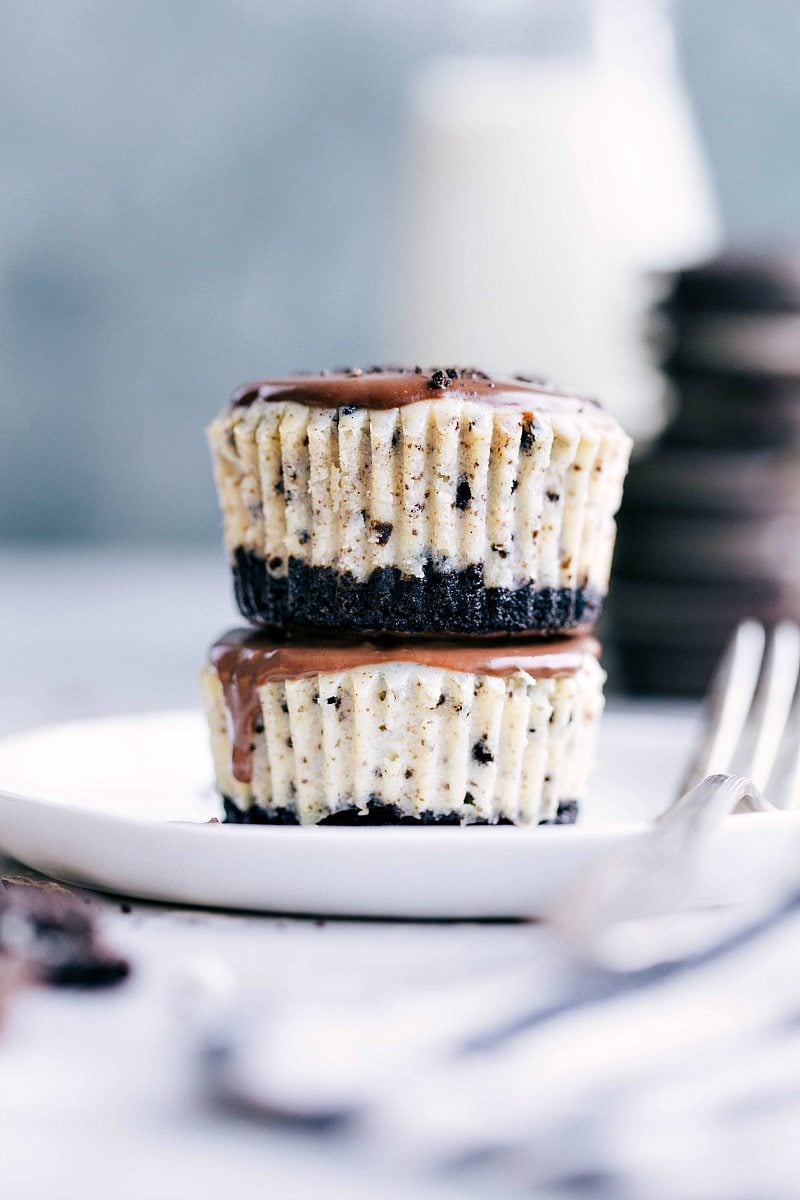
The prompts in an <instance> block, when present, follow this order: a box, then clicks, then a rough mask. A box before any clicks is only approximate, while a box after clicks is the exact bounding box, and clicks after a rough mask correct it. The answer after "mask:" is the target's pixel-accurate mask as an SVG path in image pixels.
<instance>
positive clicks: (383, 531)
mask: <svg viewBox="0 0 800 1200" xmlns="http://www.w3.org/2000/svg"><path fill="white" fill-rule="evenodd" d="M393 530H394V525H393V524H392V522H391V521H373V522H372V531H373V533H374V534H375V540H376V542H377V543H378V545H379V546H385V545H386V543H387V542H388V540H389V538H390V537H391V536H392V532H393Z"/></svg>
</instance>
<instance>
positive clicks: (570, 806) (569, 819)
mask: <svg viewBox="0 0 800 1200" xmlns="http://www.w3.org/2000/svg"><path fill="white" fill-rule="evenodd" d="M578 813H579V804H578V801H577V800H560V801H559V804H558V808H557V809H556V815H555V816H554V817H549V818H546V819H545V820H544V821H540V822H539V824H540V825H574V824H575V822H576V821H577V819H578Z"/></svg>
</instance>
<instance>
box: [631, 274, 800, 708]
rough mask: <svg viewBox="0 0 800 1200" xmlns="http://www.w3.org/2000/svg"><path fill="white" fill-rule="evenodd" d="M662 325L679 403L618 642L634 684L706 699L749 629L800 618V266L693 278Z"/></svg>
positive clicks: (637, 522) (650, 478)
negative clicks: (737, 632) (738, 630)
mask: <svg viewBox="0 0 800 1200" xmlns="http://www.w3.org/2000/svg"><path fill="white" fill-rule="evenodd" d="M656 317H657V322H658V324H657V327H656V328H657V339H656V341H657V345H658V348H659V351H660V357H661V361H662V364H663V369H664V371H665V373H666V375H667V377H668V380H669V382H670V384H671V387H672V391H673V393H674V399H675V409H674V413H673V416H672V419H671V421H670V423H669V424H668V426H667V428H666V430H665V431H664V433H663V435H662V436H661V438H660V439H659V441H658V442H657V443H656V444H655V445H654V446H653V447H652V449H651V451H650V452H649V453H648V454H647V455H646V456H645V457H644V458H642V459H641V460H639V461H637V462H634V464H633V466H632V468H631V473H630V476H629V479H628V484H627V487H626V493H625V504H624V506H623V510H622V513H621V516H620V536H619V544H618V550H617V575H618V582H617V586H616V591H615V597H614V618H615V623H614V635H615V640H616V642H617V643H618V645H619V647H620V649H621V656H622V667H623V670H624V673H625V677H626V680H627V682H628V684H629V685H630V686H631V687H633V688H634V689H637V690H642V691H648V692H672V693H686V694H690V693H699V692H701V691H703V690H704V688H705V687H706V685H707V683H708V681H709V678H710V675H711V672H712V670H713V667H714V664H715V662H716V660H717V659H718V657H719V654H720V651H721V650H722V648H723V647H724V645H725V642H726V641H727V639H728V637H729V636H730V634H731V632H732V630H733V629H734V627H735V626H736V625H737V624H738V623H739V621H741V620H743V619H744V618H745V617H748V616H752V617H756V618H758V619H759V620H762V621H764V622H766V623H767V624H772V623H774V622H775V621H777V620H779V619H781V618H782V617H793V618H800V565H798V555H797V551H798V549H800V259H798V258H796V257H791V256H783V257H770V256H747V257H743V256H736V255H730V256H726V257H721V258H718V259H715V260H713V261H712V262H709V263H707V264H705V265H703V266H701V267H697V268H695V269H692V270H687V271H684V272H683V273H682V274H680V275H679V276H677V278H676V279H675V280H674V283H673V286H672V290H671V292H670V294H669V295H668V296H667V298H666V300H665V301H664V302H663V303H662V305H661V306H660V308H659V310H658V312H657V314H656Z"/></svg>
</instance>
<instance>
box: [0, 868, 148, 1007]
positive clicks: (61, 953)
mask: <svg viewBox="0 0 800 1200" xmlns="http://www.w3.org/2000/svg"><path fill="white" fill-rule="evenodd" d="M0 955H9V956H11V957H16V958H18V959H22V960H23V961H24V962H26V963H27V964H28V966H29V968H30V969H31V970H32V971H33V972H34V974H35V975H36V976H38V978H39V979H40V980H41V981H42V982H43V983H48V984H52V985H54V986H56V987H78V988H95V987H110V986H112V985H114V984H116V983H119V982H120V981H121V980H123V979H125V977H126V976H127V975H128V974H129V973H130V965H129V964H128V962H127V960H126V959H124V958H122V957H120V956H118V955H116V954H114V953H113V951H111V950H109V949H108V947H107V946H106V945H105V944H104V943H103V941H102V939H101V937H100V934H99V931H98V928H97V923H96V921H95V919H94V917H93V915H92V913H91V912H88V911H87V908H86V901H85V899H84V898H83V897H80V896H76V895H75V894H74V893H73V892H71V891H69V890H68V889H67V888H65V887H62V886H61V885H60V884H55V883H39V882H36V881H33V880H26V879H19V880H17V879H9V878H5V879H3V880H2V886H1V887H0Z"/></svg>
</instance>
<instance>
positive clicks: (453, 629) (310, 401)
mask: <svg viewBox="0 0 800 1200" xmlns="http://www.w3.org/2000/svg"><path fill="white" fill-rule="evenodd" d="M209 438H210V443H211V449H212V456H213V460H214V466H215V475H216V481H217V487H218V492H219V496H220V501H221V506H222V510H223V517H224V529H225V543H226V548H227V551H228V555H229V558H230V562H231V566H232V568H233V572H234V579H235V586H236V595H237V600H238V603H239V606H240V608H241V611H242V613H243V615H244V616H246V617H247V618H248V619H249V620H251V621H254V622H259V623H263V624H278V625H281V626H283V625H286V624H290V623H302V624H306V625H310V626H312V627H317V628H320V629H331V628H343V629H355V630H373V631H391V632H397V633H424V632H431V633H436V632H441V633H456V634H481V633H501V632H522V631H525V630H529V631H534V632H543V633H549V632H553V631H557V630H562V629H563V630H576V629H582V628H587V627H589V626H591V625H592V624H593V623H594V621H596V619H597V617H598V616H599V613H600V608H601V605H602V599H603V596H604V595H605V592H606V588H607V584H608V576H609V571H610V565H611V556H612V551H613V545H614V538H615V532H616V529H615V524H614V514H615V512H616V510H617V508H618V506H619V501H620V498H621V491H622V481H623V477H624V474H625V470H626V467H627V461H628V455H629V452H630V440H629V439H628V437H627V436H626V435H625V434H624V433H623V431H622V430H621V429H620V427H619V426H618V425H617V423H616V422H615V421H614V420H613V418H611V417H610V416H609V415H608V414H607V413H605V412H604V411H603V410H602V409H601V408H599V407H598V406H597V405H596V404H594V403H593V402H590V401H587V400H582V399H580V398H579V397H574V396H569V395H567V394H565V393H562V392H559V391H558V390H557V389H553V388H551V387H549V386H547V385H543V384H535V383H530V382H527V381H521V380H502V379H498V380H491V379H490V378H489V377H488V376H486V375H485V374H483V373H481V372H463V371H462V372H459V371H456V369H455V368H450V369H449V370H448V371H433V372H431V373H430V375H426V374H425V373H422V372H419V373H417V372H403V371H400V370H399V369H395V368H391V369H387V370H381V371H377V370H375V371H368V372H362V373H341V374H338V375H333V376H330V375H326V376H320V377H305V376H298V377H295V378H294V379H290V380H279V381H273V382H265V383H263V384H258V385H252V386H250V387H248V388H245V389H243V390H242V391H241V392H239V393H237V395H236V396H235V397H234V402H233V404H232V407H230V408H229V409H228V410H227V411H226V412H225V413H223V414H222V415H221V416H220V417H219V418H218V419H217V420H216V421H215V422H214V423H213V424H212V426H211V428H210V431H209Z"/></svg>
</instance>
